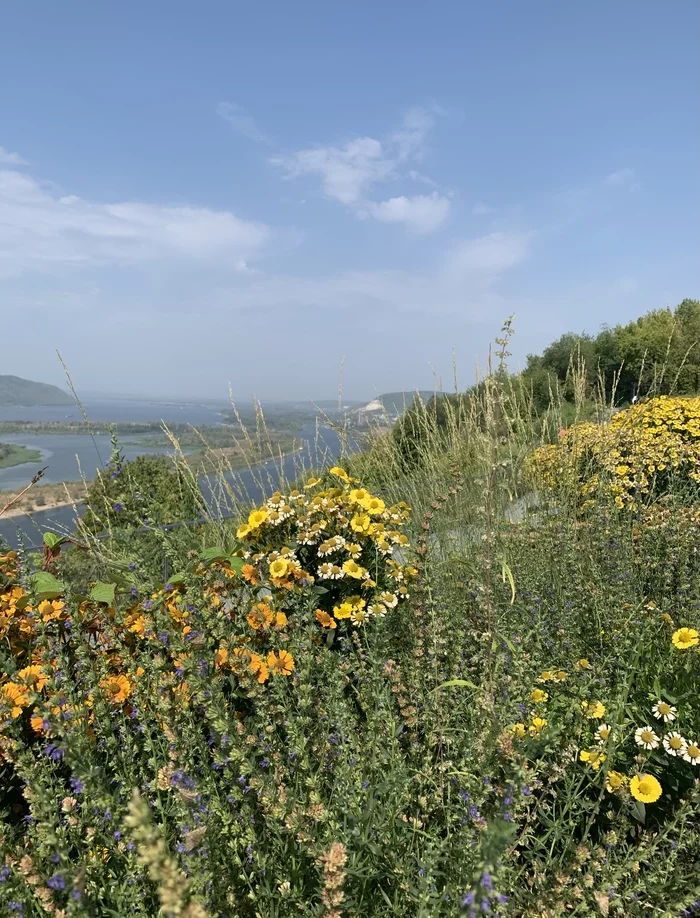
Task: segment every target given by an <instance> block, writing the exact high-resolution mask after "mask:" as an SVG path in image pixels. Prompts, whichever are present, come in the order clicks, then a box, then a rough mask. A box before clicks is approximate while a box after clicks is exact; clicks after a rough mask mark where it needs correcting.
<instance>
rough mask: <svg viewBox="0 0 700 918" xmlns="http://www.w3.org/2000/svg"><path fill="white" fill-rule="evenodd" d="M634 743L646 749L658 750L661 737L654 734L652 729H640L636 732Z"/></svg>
mask: <svg viewBox="0 0 700 918" xmlns="http://www.w3.org/2000/svg"><path fill="white" fill-rule="evenodd" d="M634 741H635V743H636V744H637V745H638V746H642V747H643V748H644V749H656V747H657V746H658V745H659V737H658V736H657V735H656V734H655V733H654V731H653V730H652V729H651V727H639V728H638V729H637V730H635V732H634Z"/></svg>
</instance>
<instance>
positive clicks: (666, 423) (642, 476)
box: [527, 396, 700, 510]
mask: <svg viewBox="0 0 700 918" xmlns="http://www.w3.org/2000/svg"><path fill="white" fill-rule="evenodd" d="M527 471H528V472H529V475H530V477H531V479H532V481H533V484H534V485H535V487H537V488H539V489H541V490H550V491H562V490H567V489H569V490H570V489H575V490H576V492H577V493H578V495H579V497H580V499H581V500H582V502H583V504H584V506H585V505H586V503H587V501H592V500H593V499H594V498H595V496H596V495H597V494H598V493H600V490H601V489H603V490H604V491H605V492H607V493H609V494H610V495H611V497H612V498H613V499H614V501H615V504H616V506H617V507H618V508H619V509H632V510H636V509H638V508H640V507H641V506H642V505H643V504H644V502H645V501H646V500H647V499H648V498H649V497H650V496H651V495H653V494H657V493H659V491H661V490H662V489H663V488H664V486H665V485H666V484H667V481H668V478H669V477H670V475H673V476H674V477H676V478H678V479H681V480H686V481H690V482H693V483H694V484H700V398H669V397H668V396H660V397H658V398H653V399H650V400H649V401H647V402H643V403H641V404H638V405H635V406H633V407H631V408H629V409H627V410H626V411H621V412H619V413H617V414H615V415H614V416H613V418H612V419H611V421H610V422H609V423H606V424H593V423H582V424H575V425H573V426H572V427H569V428H568V429H566V430H562V431H560V435H559V442H558V443H557V444H548V445H546V446H542V447H540V448H539V449H537V450H536V451H535V452H534V453H533V455H532V456H531V457H530V458H529V460H528V463H527Z"/></svg>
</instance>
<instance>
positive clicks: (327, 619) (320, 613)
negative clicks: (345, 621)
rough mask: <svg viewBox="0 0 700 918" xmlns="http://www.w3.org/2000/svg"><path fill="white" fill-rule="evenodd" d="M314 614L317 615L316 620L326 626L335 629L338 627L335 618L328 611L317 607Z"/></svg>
mask: <svg viewBox="0 0 700 918" xmlns="http://www.w3.org/2000/svg"><path fill="white" fill-rule="evenodd" d="M314 615H315V617H316V621H317V622H319V623H320V624H321V625H323V627H324V628H331V629H333V628H337V627H338V625H337V623H336V621H335V619H334V618H331V616H330V615H329V614H328V613H327V612H324V610H323V609H316V611H315V612H314Z"/></svg>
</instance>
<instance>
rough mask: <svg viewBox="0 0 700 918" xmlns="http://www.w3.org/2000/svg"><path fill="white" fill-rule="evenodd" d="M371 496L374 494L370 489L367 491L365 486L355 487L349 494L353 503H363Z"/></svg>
mask: <svg viewBox="0 0 700 918" xmlns="http://www.w3.org/2000/svg"><path fill="white" fill-rule="evenodd" d="M371 496H372V495H371V494H370V493H369V491H366V490H365V489H364V488H353V489H352V491H351V492H350V494H348V497H349V498H350V500H351V501H352V502H353V504H361V503H363V502H364V501H366V500H369V498H370V497H371Z"/></svg>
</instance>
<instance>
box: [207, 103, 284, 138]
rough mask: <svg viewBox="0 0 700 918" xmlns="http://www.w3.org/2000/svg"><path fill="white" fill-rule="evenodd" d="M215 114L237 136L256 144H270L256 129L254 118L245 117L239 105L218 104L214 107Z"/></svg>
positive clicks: (265, 136)
mask: <svg viewBox="0 0 700 918" xmlns="http://www.w3.org/2000/svg"><path fill="white" fill-rule="evenodd" d="M216 113H217V115H219V116H220V117H221V118H223V119H224V121H228V123H229V124H230V125H231V127H233V128H234V129H235V130H236V131H238V133H239V134H242V135H243V136H244V137H247V138H248V140H254V141H255V142H256V143H265V144H270V143H271V141H270V138H269V137H268V136H267V135H266V134H264V133H263V132H262V131H261V130H260V128H259V127H258V125H257V123H256V121H255V119H254V118H252V117H251V116H250V115H246V113H245V110H244V109H243V108H241V106H240V105H234V104H233V103H231V102H219V104H218V105H217V106H216Z"/></svg>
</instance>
